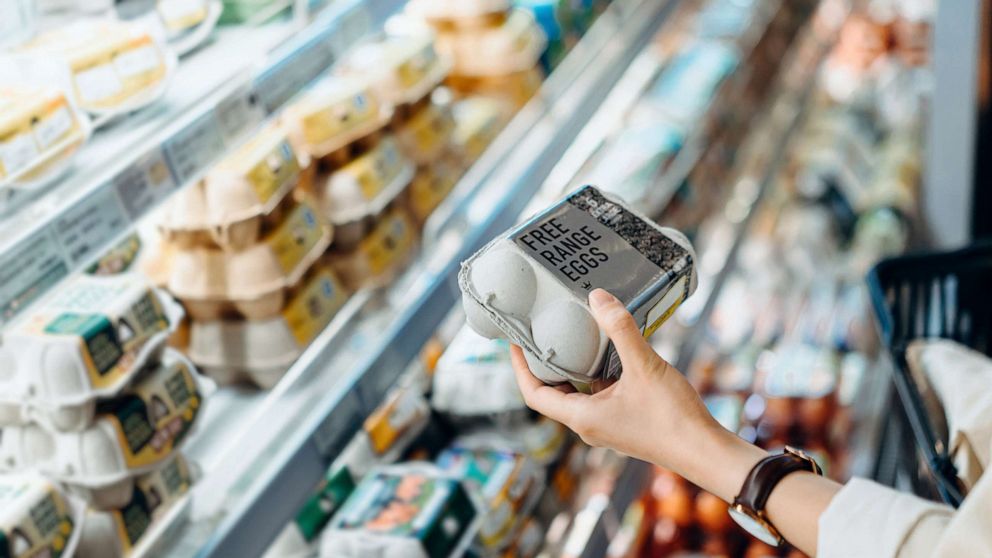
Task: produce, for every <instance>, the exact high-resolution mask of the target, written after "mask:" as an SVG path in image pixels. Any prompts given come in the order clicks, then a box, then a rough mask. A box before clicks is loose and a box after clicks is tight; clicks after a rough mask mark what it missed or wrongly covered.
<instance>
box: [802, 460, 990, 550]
mask: <svg viewBox="0 0 992 558" xmlns="http://www.w3.org/2000/svg"><path fill="white" fill-rule="evenodd" d="M990 518H992V476H987V477H983V478H982V479H981V481H979V483H978V484H977V485H976V486H975V488H974V489H973V490H972V492H971V493H970V494H969V495H968V496H967V498H966V499H965V501H964V503H963V504H962V506H961V507H960V508H959V509H958V510H954V509H952V508H950V507H949V506H945V505H942V504H937V503H934V502H930V501H928V500H924V499H922V498H918V497H916V496H913V495H911V494H905V493H901V492H898V491H896V490H894V489H892V488H889V487H886V486H882V485H880V484H878V483H875V482H872V481H869V480H864V479H852V480H851V481H850V482H848V483H847V485H845V486H844V488H842V489H841V491H840V492H838V493H837V494H836V495H835V496H834V499H833V500H832V501H831V502H830V506H828V507H827V509H826V510H825V511H824V512H823V514H822V515H821V516H820V523H819V540H818V541H817V556H818V557H820V558H857V557H861V556H864V557H866V558H867V557H872V558H888V557H892V558H924V557H926V558H933V557H939V558H944V557H946V558H950V557H961V556H992V523H990V521H992V520H990Z"/></svg>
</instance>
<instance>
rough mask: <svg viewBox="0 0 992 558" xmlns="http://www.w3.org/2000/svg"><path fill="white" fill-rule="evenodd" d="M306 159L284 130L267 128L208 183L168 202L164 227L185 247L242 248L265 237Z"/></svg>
mask: <svg viewBox="0 0 992 558" xmlns="http://www.w3.org/2000/svg"><path fill="white" fill-rule="evenodd" d="M307 164H308V163H307V160H306V158H305V157H304V158H302V160H301V157H300V156H299V155H298V154H297V153H296V152H295V151H294V149H293V147H292V145H291V144H290V142H289V139H288V137H287V135H286V133H285V132H284V131H282V130H281V129H280V128H279V127H277V126H269V127H266V128H264V129H263V130H262V131H261V132H259V133H258V135H256V136H255V137H253V138H252V139H251V140H249V141H248V142H246V143H244V144H243V145H242V146H241V147H239V148H238V149H237V150H235V151H234V152H233V153H231V154H229V155H228V156H226V157H225V158H224V159H222V160H221V161H220V163H218V164H217V165H215V166H214V167H213V168H212V169H211V170H210V171H209V172H208V173H207V176H206V179H205V180H204V181H203V182H200V183H197V184H194V185H192V186H190V187H188V188H185V189H182V190H180V191H179V192H177V193H176V195H175V196H173V197H172V198H170V199H169V201H168V202H166V204H165V207H164V209H163V215H162V219H161V221H160V224H159V229H160V230H161V232H162V236H163V238H165V239H166V240H167V241H169V242H171V243H174V244H176V245H177V246H179V247H182V248H197V247H206V248H210V247H219V248H223V249H225V250H229V251H236V250H243V249H245V248H248V247H250V246H252V245H253V244H256V243H258V242H259V240H260V239H261V237H262V234H263V231H264V229H265V228H266V227H265V224H266V223H272V222H273V221H278V220H279V219H278V217H279V216H273V215H272V213H273V212H274V211H275V210H276V209H277V208H279V207H280V206H281V205H282V204H283V203H284V201H285V200H286V198H287V197H289V194H290V193H291V192H292V191H293V188H294V187H296V186H297V185H298V184H299V181H300V175H301V169H302V168H303V167H306V166H307Z"/></svg>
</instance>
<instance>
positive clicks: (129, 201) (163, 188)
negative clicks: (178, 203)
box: [114, 149, 176, 221]
mask: <svg viewBox="0 0 992 558" xmlns="http://www.w3.org/2000/svg"><path fill="white" fill-rule="evenodd" d="M175 187H176V183H175V181H174V180H173V179H172V174H170V173H169V165H168V164H167V163H166V162H165V154H163V153H162V150H160V149H155V150H152V151H151V152H150V153H148V154H146V155H144V156H143V157H140V158H138V160H136V161H135V162H134V164H132V165H131V166H129V167H128V168H126V169H124V171H123V172H121V173H120V174H118V175H117V176H115V177H114V190H116V191H117V196H118V197H119V199H120V201H121V203H122V204H123V205H124V210H125V211H126V212H127V214H128V216H129V217H130V218H131V220H132V221H137V220H138V219H139V218H140V217H141V216H142V215H144V214H145V213H146V212H147V211H148V210H149V209H150V208H152V207H154V206H155V205H157V204H158V203H159V202H161V201H163V200H164V199H165V198H167V197H169V194H171V193H172V192H173V190H175Z"/></svg>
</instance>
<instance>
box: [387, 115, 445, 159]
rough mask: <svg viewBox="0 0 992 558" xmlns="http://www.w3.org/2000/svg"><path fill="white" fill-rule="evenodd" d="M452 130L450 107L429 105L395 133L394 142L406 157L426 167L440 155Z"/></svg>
mask: <svg viewBox="0 0 992 558" xmlns="http://www.w3.org/2000/svg"><path fill="white" fill-rule="evenodd" d="M454 129H455V121H454V118H453V117H452V115H451V107H450V106H449V105H447V104H437V103H429V104H427V105H426V106H425V107H424V108H423V109H421V110H420V111H418V112H417V113H416V114H414V115H413V116H412V117H411V118H410V119H409V120H408V121H407V122H405V123H404V124H403V125H402V126H401V127H400V128H399V130H397V131H396V140H397V141H398V142H399V144H400V147H401V148H402V149H403V152H404V153H406V154H407V156H409V157H410V158H411V159H413V160H414V161H415V162H416V163H417V164H419V165H427V164H429V163H431V162H432V161H434V160H435V159H437V158H438V157H439V156H440V155H441V152H442V151H444V149H445V147H446V146H447V145H448V143H449V141H450V138H451V134H452V133H453V132H454Z"/></svg>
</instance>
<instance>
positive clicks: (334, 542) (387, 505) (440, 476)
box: [320, 462, 483, 558]
mask: <svg viewBox="0 0 992 558" xmlns="http://www.w3.org/2000/svg"><path fill="white" fill-rule="evenodd" d="M396 507H401V508H403V509H405V510H409V511H410V512H411V513H410V514H409V515H408V514H402V515H401V514H396V513H393V512H392V510H393V509H394V508H396ZM482 509H483V505H482V503H481V502H480V501H479V499H478V497H477V496H476V495H475V494H472V493H470V491H468V490H466V488H465V486H464V485H463V483H462V482H461V481H460V480H459V479H458V478H457V477H455V476H453V475H450V474H448V473H445V472H444V471H442V470H440V469H439V468H438V467H436V466H434V465H432V464H430V463H422V462H411V463H403V464H400V465H392V466H386V467H379V468H376V469H375V470H373V471H372V472H371V473H369V474H368V475H366V476H365V478H363V479H362V481H361V482H360V483H359V484H358V486H357V487H356V488H355V490H354V491H352V493H351V496H349V497H348V499H347V500H346V501H345V503H344V505H343V506H342V508H341V510H339V511H338V513H337V514H335V516H334V517H333V518H332V519H331V523H330V524H329V525H328V527H327V529H326V530H325V531H324V534H323V535H322V536H321V540H320V556H321V557H323V558H332V557H333V558H364V557H367V556H404V557H410V558H414V557H421V558H428V557H430V558H435V557H443V556H462V555H463V554H464V553H465V552H466V551H467V550H468V548H469V546H470V545H471V544H472V541H473V539H474V538H475V535H476V533H477V532H478V529H479V526H480V523H481V520H482V513H481V510H482ZM428 534H435V536H433V537H432V539H431V543H432V544H431V550H430V552H428V548H427V546H426V537H427V536H428Z"/></svg>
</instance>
